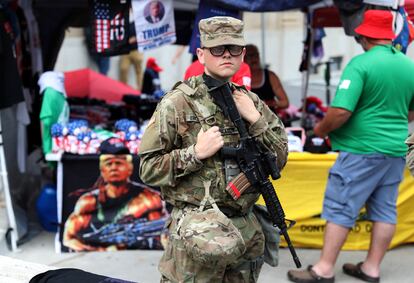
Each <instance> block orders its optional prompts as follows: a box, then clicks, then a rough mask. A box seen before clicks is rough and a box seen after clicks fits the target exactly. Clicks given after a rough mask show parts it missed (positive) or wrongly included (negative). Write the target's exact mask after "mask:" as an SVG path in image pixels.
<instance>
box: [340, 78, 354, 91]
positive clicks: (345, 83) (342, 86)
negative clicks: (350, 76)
mask: <svg viewBox="0 0 414 283" xmlns="http://www.w3.org/2000/svg"><path fill="white" fill-rule="evenodd" d="M350 85H351V80H343V81H342V82H341V84H340V85H339V89H348V88H349V86H350Z"/></svg>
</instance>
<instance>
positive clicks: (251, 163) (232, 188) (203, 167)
mask: <svg viewBox="0 0 414 283" xmlns="http://www.w3.org/2000/svg"><path fill="white" fill-rule="evenodd" d="M199 29H200V34H201V37H200V40H201V48H198V49H197V55H198V58H199V61H200V63H202V64H203V65H204V66H205V73H204V74H203V75H201V76H197V77H191V78H190V79H189V80H188V81H186V82H185V83H181V82H179V83H177V84H176V85H175V87H174V88H173V90H172V91H170V92H169V93H167V94H166V95H165V97H164V98H163V99H162V100H161V101H160V103H159V105H158V107H157V109H156V111H155V113H154V115H153V117H152V118H151V120H150V122H149V123H148V126H147V129H146V131H145V133H144V136H143V138H142V142H141V146H140V158H141V160H140V177H141V179H142V180H143V181H144V182H145V183H147V184H150V185H153V186H158V187H160V188H161V194H162V197H163V198H164V199H165V201H167V202H169V203H170V204H172V206H173V210H172V213H171V219H170V222H169V223H167V228H168V230H169V239H168V245H167V247H166V249H165V252H164V255H163V257H162V258H161V261H160V264H159V270H160V272H161V274H162V278H161V282H257V280H258V276H259V273H260V269H261V267H262V265H263V262H264V261H266V262H267V263H269V262H271V260H270V259H269V258H267V257H266V255H269V254H270V255H271V256H273V257H275V256H277V246H278V242H277V241H278V239H277V238H278V235H277V231H278V230H277V229H275V227H274V226H276V225H277V226H278V227H279V228H280V230H281V233H282V234H283V235H284V236H285V238H286V240H287V242H289V243H290V241H289V237H288V234H287V232H286V230H287V227H286V224H285V219H284V213H283V209H282V207H281V206H280V203H279V201H278V199H277V196H276V194H275V190H274V188H273V186H272V185H271V183H270V181H269V180H268V176H269V175H272V177H273V178H278V177H279V170H281V169H282V168H283V166H284V165H285V163H286V159H287V137H286V133H285V129H284V127H283V124H282V123H281V122H280V120H279V118H278V117H277V116H276V115H275V114H273V112H272V111H270V110H269V108H268V107H267V106H266V105H265V104H264V103H263V102H262V101H261V100H260V99H259V98H258V97H257V95H255V94H254V93H252V92H250V91H248V90H246V89H245V88H244V87H243V86H238V85H235V84H233V83H229V82H228V81H229V79H230V78H231V77H232V76H233V75H234V73H235V72H236V71H237V70H238V68H239V67H240V64H241V62H242V61H243V57H244V54H245V52H246V51H245V48H244V46H245V45H246V43H245V41H244V38H243V22H242V21H240V20H238V19H235V18H231V17H212V18H207V19H203V20H201V21H200V23H199ZM260 194H262V195H263V197H264V199H265V202H266V204H267V206H268V209H269V212H270V213H267V212H265V213H263V209H256V205H255V203H256V202H257V200H258V198H259V196H260ZM254 208H255V209H254ZM264 215H266V216H267V219H266V217H264ZM264 219H266V220H267V223H269V222H272V223H270V225H263V224H262V225H261V223H264V222H266V221H264ZM259 221H260V222H259ZM262 221H264V222H262ZM269 228H271V229H270V230H271V231H269ZM265 235H266V239H265ZM268 235H270V236H268ZM265 240H266V248H268V247H269V246H271V245H268V243H269V242H270V244H273V247H274V249H271V250H270V253H269V252H265ZM290 250H291V252H292V256H293V257H294V260H295V263H296V265H297V266H300V262H299V260H298V258H297V256H296V254H295V252H294V249H293V247H292V245H291V244H290ZM272 263H273V264H274V265H276V264H277V263H275V260H274V258H273V262H272Z"/></svg>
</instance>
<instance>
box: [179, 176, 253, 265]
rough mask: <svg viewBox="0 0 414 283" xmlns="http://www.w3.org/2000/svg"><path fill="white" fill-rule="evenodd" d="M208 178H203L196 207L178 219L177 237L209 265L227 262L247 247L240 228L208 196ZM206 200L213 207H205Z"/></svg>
mask: <svg viewBox="0 0 414 283" xmlns="http://www.w3.org/2000/svg"><path fill="white" fill-rule="evenodd" d="M210 184H211V181H208V182H204V187H205V196H204V199H203V200H202V201H201V204H200V207H199V209H197V210H195V211H192V212H190V213H188V214H187V215H186V216H184V218H183V219H182V221H181V222H180V224H179V225H180V233H179V234H180V237H181V239H182V240H183V243H184V248H185V250H186V252H187V254H188V256H189V257H191V258H192V259H193V260H194V261H196V262H199V263H202V264H208V265H209V266H226V265H228V264H230V263H232V262H235V261H236V260H237V259H239V258H240V257H241V256H242V255H243V254H244V252H245V251H246V244H245V243H244V240H243V237H242V235H241V233H240V231H239V230H238V229H237V228H236V226H234V224H233V222H232V221H231V220H230V219H229V218H227V216H226V215H224V214H223V213H222V212H221V211H220V209H219V208H218V206H217V205H216V203H215V200H214V199H213V198H212V197H211V196H210ZM207 203H210V205H211V206H212V208H209V209H206V210H204V208H205V206H206V205H207Z"/></svg>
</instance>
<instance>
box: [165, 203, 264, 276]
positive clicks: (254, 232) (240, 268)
mask: <svg viewBox="0 0 414 283" xmlns="http://www.w3.org/2000/svg"><path fill="white" fill-rule="evenodd" d="M184 215H185V209H184V210H183V209H178V208H174V209H173V211H172V214H171V219H170V220H171V222H170V223H169V224H168V230H169V237H168V244H167V247H166V248H165V251H164V254H163V256H162V258H161V260H160V263H159V266H158V269H159V271H160V272H161V275H162V278H161V282H163V283H167V282H171V283H187V282H197V283H198V282H226V283H230V282H231V283H233V282H234V283H236V282H237V283H238V282H240V283H254V282H257V280H258V277H259V273H260V270H261V267H262V265H263V252H264V243H265V242H264V235H263V232H262V228H261V226H260V223H259V222H258V220H257V219H256V217H255V215H254V214H253V212H250V213H249V214H247V215H245V216H242V217H234V218H231V221H232V222H233V224H234V225H235V226H236V227H237V228H238V229H239V231H240V232H241V235H242V237H243V240H244V242H245V244H246V252H245V253H244V254H243V255H242V256H241V257H240V258H239V259H238V260H237V261H236V262H234V263H232V264H230V265H227V266H206V265H205V264H202V263H199V262H196V261H194V260H192V259H191V258H190V257H189V256H188V254H187V252H186V250H185V248H184V243H183V241H182V240H180V239H179V237H177V235H178V233H179V231H177V230H179V229H177V223H178V222H179V221H180V219H181V218H182V217H183V216H184Z"/></svg>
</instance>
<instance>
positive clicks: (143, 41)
mask: <svg viewBox="0 0 414 283" xmlns="http://www.w3.org/2000/svg"><path fill="white" fill-rule="evenodd" d="M132 11H133V15H134V21H135V30H136V34H137V43H138V50H139V51H145V50H150V49H153V48H157V47H159V46H162V45H165V44H171V43H174V42H175V41H176V35H175V22H174V7H173V1H172V0H162V1H159V0H132Z"/></svg>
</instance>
